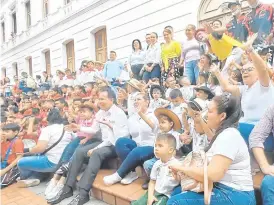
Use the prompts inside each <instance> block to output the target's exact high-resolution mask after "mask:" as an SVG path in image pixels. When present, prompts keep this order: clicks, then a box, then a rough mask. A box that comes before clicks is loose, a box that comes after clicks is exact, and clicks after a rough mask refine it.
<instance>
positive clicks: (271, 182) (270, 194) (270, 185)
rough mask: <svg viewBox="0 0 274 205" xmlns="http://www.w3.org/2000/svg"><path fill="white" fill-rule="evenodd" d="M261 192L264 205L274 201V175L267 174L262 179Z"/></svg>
mask: <svg viewBox="0 0 274 205" xmlns="http://www.w3.org/2000/svg"><path fill="white" fill-rule="evenodd" d="M261 194H262V199H263V204H264V205H273V203H274V176H270V175H266V176H265V177H264V179H263V181H262V185H261Z"/></svg>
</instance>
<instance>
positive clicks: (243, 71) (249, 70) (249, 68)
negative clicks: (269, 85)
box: [241, 67, 254, 74]
mask: <svg viewBox="0 0 274 205" xmlns="http://www.w3.org/2000/svg"><path fill="white" fill-rule="evenodd" d="M253 70H254V68H253V67H248V68H243V69H242V70H241V73H242V74H243V73H245V72H251V71H253Z"/></svg>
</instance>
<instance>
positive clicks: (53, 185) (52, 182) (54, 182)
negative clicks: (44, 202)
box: [45, 179, 56, 199]
mask: <svg viewBox="0 0 274 205" xmlns="http://www.w3.org/2000/svg"><path fill="white" fill-rule="evenodd" d="M55 186H56V181H55V180H53V179H52V180H50V182H49V183H48V186H47V188H46V190H45V196H46V199H47V198H48V197H47V196H48V195H49V194H50V192H52V190H53V189H54V187H55Z"/></svg>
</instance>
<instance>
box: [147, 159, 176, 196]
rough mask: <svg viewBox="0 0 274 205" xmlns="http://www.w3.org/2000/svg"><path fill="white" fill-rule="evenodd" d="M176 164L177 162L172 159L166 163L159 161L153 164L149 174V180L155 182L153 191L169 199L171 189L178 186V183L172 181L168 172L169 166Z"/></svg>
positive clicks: (172, 178)
mask: <svg viewBox="0 0 274 205" xmlns="http://www.w3.org/2000/svg"><path fill="white" fill-rule="evenodd" d="M177 163H179V161H178V160H177V159H175V158H174V157H173V158H171V159H170V160H169V161H168V162H167V163H163V162H162V161H161V160H158V161H157V162H155V164H154V165H153V167H152V170H151V173H150V179H151V180H154V181H156V183H155V191H157V192H158V193H160V194H164V195H166V196H168V197H170V195H171V193H172V191H173V189H174V188H175V187H176V186H178V185H179V183H180V182H178V181H177V180H175V179H174V177H173V176H172V174H171V172H170V170H169V166H170V165H172V164H177Z"/></svg>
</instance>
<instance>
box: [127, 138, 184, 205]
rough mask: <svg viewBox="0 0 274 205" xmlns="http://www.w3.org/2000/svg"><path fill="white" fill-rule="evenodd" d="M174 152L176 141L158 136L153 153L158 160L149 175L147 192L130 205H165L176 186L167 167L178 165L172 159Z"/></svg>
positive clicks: (176, 182) (176, 183)
mask: <svg viewBox="0 0 274 205" xmlns="http://www.w3.org/2000/svg"><path fill="white" fill-rule="evenodd" d="M175 152H176V139H175V137H174V136H173V135H171V134H159V135H158V136H157V138H156V141H155V146H154V153H155V156H156V157H157V158H159V160H158V161H157V162H156V163H155V164H154V165H153V168H152V170H151V174H150V182H149V187H148V192H146V194H145V195H143V196H142V197H141V198H140V199H138V200H137V201H134V202H132V203H131V204H132V205H144V204H148V205H152V204H154V202H155V203H156V204H157V205H166V203H167V200H168V198H169V197H170V195H171V192H172V191H173V189H174V188H175V187H176V186H178V184H179V182H178V181H176V180H175V179H174V178H173V176H172V174H171V172H170V170H169V166H170V165H172V164H176V163H178V160H177V159H175V158H174V155H175Z"/></svg>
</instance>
